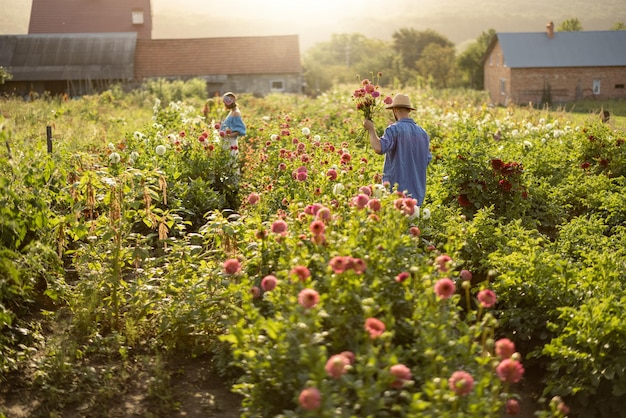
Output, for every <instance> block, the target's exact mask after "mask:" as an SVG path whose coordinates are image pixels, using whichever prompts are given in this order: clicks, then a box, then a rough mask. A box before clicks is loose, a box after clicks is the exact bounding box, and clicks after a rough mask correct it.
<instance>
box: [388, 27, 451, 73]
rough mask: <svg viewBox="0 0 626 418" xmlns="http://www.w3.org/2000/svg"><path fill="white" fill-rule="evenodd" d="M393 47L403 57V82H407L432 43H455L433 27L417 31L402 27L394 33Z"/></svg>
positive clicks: (449, 44) (447, 44)
mask: <svg viewBox="0 0 626 418" xmlns="http://www.w3.org/2000/svg"><path fill="white" fill-rule="evenodd" d="M392 39H393V40H392V44H393V48H394V50H395V51H396V53H397V54H399V55H400V57H401V58H402V64H403V66H404V70H403V71H402V74H404V77H402V78H401V80H400V81H401V82H407V81H408V80H410V78H412V77H413V76H414V75H415V74H416V71H415V70H417V62H418V61H419V60H420V59H421V58H422V53H423V52H424V50H425V48H426V47H427V46H428V45H430V44H436V45H439V46H441V47H452V48H453V47H454V43H453V42H452V41H450V40H449V39H448V38H446V37H445V36H443V35H441V34H439V33H437V32H435V31H434V30H432V29H427V30H425V31H417V30H415V29H413V28H402V29H399V30H398V31H396V32H394V33H393V35H392Z"/></svg>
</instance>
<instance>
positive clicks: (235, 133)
mask: <svg viewBox="0 0 626 418" xmlns="http://www.w3.org/2000/svg"><path fill="white" fill-rule="evenodd" d="M222 101H223V102H224V106H225V107H226V109H228V115H227V116H226V119H224V120H223V121H222V123H221V124H220V136H221V137H222V138H223V140H224V149H230V153H231V155H233V156H236V155H237V153H238V150H239V137H240V136H244V135H245V134H246V124H245V123H244V122H243V119H242V118H241V111H240V110H239V106H237V96H236V95H235V93H232V92H228V93H225V94H224V96H222Z"/></svg>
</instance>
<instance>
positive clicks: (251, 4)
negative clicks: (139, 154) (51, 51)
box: [0, 0, 626, 52]
mask: <svg viewBox="0 0 626 418" xmlns="http://www.w3.org/2000/svg"><path fill="white" fill-rule="evenodd" d="M31 4H32V2H31V0H0V10H2V14H0V34H25V33H27V32H28V21H29V16H30V8H31ZM152 15H153V27H152V36H153V38H155V39H164V38H202V37H223V36H225V37H229V36H264V35H293V34H297V35H298V36H299V39H300V47H301V50H302V52H305V51H306V50H307V49H308V48H310V47H311V46H312V45H314V44H315V43H318V42H324V41H329V40H330V38H331V36H332V35H333V34H342V33H362V34H363V35H365V36H367V37H370V38H378V39H382V40H391V36H392V34H393V33H394V32H395V31H397V30H398V29H401V28H414V29H416V30H419V31H421V30H426V29H432V30H434V31H436V32H438V33H440V34H442V35H444V36H446V37H447V38H448V39H450V40H451V41H452V42H454V43H455V44H456V45H463V44H464V43H467V42H470V41H473V40H475V39H476V38H477V37H478V36H480V34H481V33H482V32H485V31H488V30H489V29H495V30H496V31H498V32H539V31H543V30H545V24H546V23H547V22H548V21H550V20H552V21H554V22H555V24H556V25H557V26H558V24H559V23H560V22H562V21H563V20H566V19H572V18H577V19H579V20H580V22H581V24H582V26H583V29H584V30H608V29H610V27H611V26H613V25H614V24H615V23H617V22H626V8H625V7H624V0H599V1H597V2H595V3H594V4H593V5H592V4H591V3H590V2H589V1H588V0H551V1H545V0H527V1H521V2H519V1H518V2H502V1H500V0H478V1H477V0H396V1H394V2H393V3H389V2H382V1H380V0H359V1H352V0H348V1H346V0H317V1H310V2H306V1H298V0H267V1H262V0H229V1H220V2H216V1H208V0H152Z"/></svg>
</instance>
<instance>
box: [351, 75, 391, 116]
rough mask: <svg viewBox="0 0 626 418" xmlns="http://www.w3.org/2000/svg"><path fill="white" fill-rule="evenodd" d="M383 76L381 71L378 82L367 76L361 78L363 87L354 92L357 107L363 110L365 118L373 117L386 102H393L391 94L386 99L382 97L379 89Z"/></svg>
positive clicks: (377, 76) (353, 96)
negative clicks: (379, 82)
mask: <svg viewBox="0 0 626 418" xmlns="http://www.w3.org/2000/svg"><path fill="white" fill-rule="evenodd" d="M381 76H382V74H381V73H380V72H379V73H378V74H377V75H376V82H372V81H371V80H369V79H367V78H365V79H363V80H361V87H360V88H358V89H356V90H354V92H353V93H352V99H353V100H354V101H355V102H356V108H357V110H360V111H361V112H363V116H364V117H365V119H372V117H373V116H374V113H376V112H377V111H379V110H380V109H382V107H383V105H384V104H391V101H392V99H391V97H390V96H387V97H385V99H384V100H382V99H381V94H380V91H379V90H378V81H379V80H380V77H381Z"/></svg>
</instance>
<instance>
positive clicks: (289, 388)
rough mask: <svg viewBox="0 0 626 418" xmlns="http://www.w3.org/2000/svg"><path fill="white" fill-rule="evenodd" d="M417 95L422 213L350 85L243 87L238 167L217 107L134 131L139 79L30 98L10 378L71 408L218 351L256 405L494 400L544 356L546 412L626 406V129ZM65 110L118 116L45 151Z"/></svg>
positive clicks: (6, 213) (317, 411) (179, 113)
mask: <svg viewBox="0 0 626 418" xmlns="http://www.w3.org/2000/svg"><path fill="white" fill-rule="evenodd" d="M409 93H410V95H411V97H412V100H413V101H414V102H415V103H418V104H419V106H417V107H418V109H417V110H416V111H415V112H414V117H415V119H416V120H417V121H418V123H420V124H421V125H422V126H423V127H424V128H425V129H426V131H427V132H429V134H430V135H431V150H432V152H433V161H432V163H431V165H430V166H429V170H428V188H427V196H426V200H425V202H424V205H423V206H422V207H416V206H415V202H414V201H413V200H412V199H407V198H405V197H404V196H402V195H401V194H400V193H396V192H390V191H388V190H386V189H384V188H383V187H381V186H380V171H381V167H382V158H381V157H379V156H377V155H375V154H374V153H373V152H372V151H371V150H370V149H369V148H368V147H367V146H366V142H365V138H364V137H363V135H362V128H361V118H362V116H361V114H360V113H359V112H358V111H357V110H356V109H355V106H354V102H353V100H352V98H351V95H350V93H349V91H348V90H347V89H346V90H342V89H339V90H336V91H333V92H332V93H330V94H328V95H323V96H320V97H318V98H316V99H308V98H303V97H299V96H282V95H274V96H268V97H266V98H254V97H246V96H244V97H243V98H242V99H241V103H242V112H243V114H244V118H245V120H246V123H247V125H248V129H249V131H248V135H247V137H246V138H245V140H243V141H241V143H240V149H239V155H238V157H237V158H236V159H233V157H232V155H231V152H230V151H231V150H225V149H223V148H222V146H221V143H220V137H219V134H218V128H219V121H220V119H221V117H222V116H223V115H222V109H221V106H220V105H219V103H216V102H213V101H212V100H210V101H209V102H207V106H204V103H203V102H199V101H198V100H193V99H190V100H188V101H179V102H172V103H161V102H160V101H158V100H156V101H155V102H151V104H150V108H151V109H152V113H151V120H149V121H148V120H146V121H145V122H142V123H140V124H139V123H138V124H137V126H133V127H132V129H131V130H128V131H127V132H126V131H125V130H127V129H128V127H129V125H130V126H132V125H133V119H136V120H137V121H140V120H142V117H143V115H144V114H143V113H142V110H140V109H142V107H139V108H136V107H135V105H134V104H131V103H132V102H131V98H129V97H126V96H124V95H121V94H112V93H111V92H108V93H107V94H104V95H101V96H95V97H90V98H83V99H80V100H77V101H71V102H60V101H59V102H57V101H53V100H52V101H42V102H41V103H40V104H39V103H31V104H29V106H30V107H28V108H27V107H26V105H25V104H24V105H19V104H18V103H16V102H13V103H11V106H9V107H7V108H8V109H11V111H10V113H7V114H5V115H4V117H5V118H6V119H5V121H4V123H5V125H6V127H5V128H4V129H3V130H2V136H3V137H2V142H5V143H7V144H8V147H7V152H6V153H4V154H2V156H1V157H0V158H2V160H3V161H2V167H3V168H2V173H1V176H0V187H1V188H2V199H3V202H2V203H3V204H2V205H1V209H0V211H1V217H0V228H1V230H2V241H1V250H2V258H1V259H0V268H1V270H0V271H1V273H2V285H1V288H0V304H1V306H0V327H2V329H3V332H2V337H1V339H0V347H1V348H2V351H3V354H4V355H3V357H2V359H1V360H0V370H1V372H2V374H1V376H2V381H3V385H5V384H6V382H8V381H9V380H10V379H12V378H14V377H15V376H22V379H21V382H22V384H24V385H28V386H29V387H30V388H31V389H33V390H36V391H38V393H40V394H41V395H40V396H41V402H42V404H43V405H45V408H46V410H47V411H50V410H52V411H61V410H63V409H64V408H68V407H71V406H76V405H82V404H85V403H86V402H85V401H86V399H87V400H88V401H89V402H87V404H88V405H96V404H97V403H98V402H101V401H103V400H110V399H113V398H115V397H116V396H118V395H119V393H121V392H123V391H124V386H123V385H122V384H119V382H120V381H122V380H123V379H122V378H120V375H121V374H123V371H126V372H127V371H128V370H129V369H130V368H132V367H135V366H132V365H133V364H137V363H138V362H139V363H142V361H143V360H140V359H146V358H155V357H165V358H167V357H171V356H190V357H194V356H202V355H207V354H208V355H210V356H211V358H212V364H213V367H214V369H215V370H216V371H218V372H219V373H220V374H221V375H222V376H224V378H225V379H230V380H231V381H232V382H233V383H234V386H233V387H234V390H235V391H236V392H237V393H240V394H241V395H242V399H243V402H242V411H241V412H242V415H243V416H285V417H287V416H294V417H295V416H329V417H330V416H333V417H336V416H346V417H350V416H376V417H381V416H390V417H391V416H442V417H443V416H494V417H495V416H501V415H503V414H510V415H514V414H516V413H518V409H519V407H520V401H521V399H520V396H521V394H520V391H519V383H520V380H521V379H524V373H527V372H528V371H529V370H533V371H535V372H536V373H538V374H539V376H540V380H541V382H540V383H541V385H542V387H543V388H545V390H544V396H545V400H542V401H540V404H539V405H540V406H539V408H540V409H541V411H539V413H540V414H542V416H563V415H565V414H567V410H568V409H569V410H570V411H571V415H572V416H607V417H608V416H623V415H620V414H624V412H623V411H622V409H621V405H622V404H623V402H624V400H625V397H626V375H625V372H624V370H625V368H626V355H625V354H624V353H625V352H626V350H625V348H626V343H625V342H624V341H626V339H625V338H624V337H625V336H624V331H623V327H622V326H621V324H620V321H619V319H620V318H623V316H624V312H625V310H626V297H624V291H623V289H624V281H625V276H626V271H625V263H626V254H625V251H626V250H625V248H626V245H625V244H626V229H625V228H624V226H623V225H624V221H625V220H626V209H625V208H626V205H625V203H626V202H625V199H626V197H624V193H623V190H624V186H625V184H624V181H625V180H624V174H625V173H624V171H625V170H626V164H625V163H626V148H625V146H624V139H625V136H624V133H623V132H618V131H613V130H612V129H611V128H610V125H606V124H600V123H594V122H592V121H590V122H589V123H588V124H586V125H584V126H578V125H574V124H572V123H571V122H569V119H568V115H567V114H562V113H550V112H543V111H536V110H529V109H514V108H510V109H497V108H490V107H487V106H484V105H482V104H481V103H480V100H476V99H475V98H474V97H471V96H470V95H465V96H463V95H458V96H455V97H449V98H446V99H437V98H435V97H434V95H432V94H431V93H432V92H424V91H410V92H409ZM133 99H134V100H137V98H136V97H135V98H133ZM146 99H149V98H146ZM38 105H40V106H41V110H40V111H39V113H37V112H38V111H34V110H33V107H32V106H38ZM115 108H122V109H125V113H126V116H125V117H126V118H127V119H124V117H121V118H120V117H118V116H108V115H109V112H113V110H111V109H115ZM44 109H45V110H44ZM50 109H52V110H53V111H54V115H55V116H54V122H55V124H58V125H59V126H69V125H72V124H74V125H76V124H78V123H81V122H79V121H80V120H85V119H88V120H91V121H93V122H94V124H95V126H100V127H101V128H99V129H98V128H95V129H93V133H87V132H91V131H88V130H87V129H84V130H83V134H82V135H83V137H80V138H79V137H78V134H77V133H72V134H70V135H68V137H67V140H66V141H65V142H64V143H63V144H58V145H57V144H55V150H54V152H53V153H52V154H47V152H46V149H45V142H42V143H41V144H40V143H38V142H37V141H40V140H39V139H36V138H37V135H38V134H35V133H34V132H33V130H32V129H34V128H33V126H34V125H36V124H38V123H39V124H41V122H43V120H44V119H45V117H44V116H42V115H43V114H44V113H45V112H49V111H50ZM96 109H97V110H96ZM143 109H145V106H144V107H143ZM29 112H30V113H29ZM135 112H136V113H135ZM133 115H134V116H133ZM374 118H375V120H376V121H377V125H378V126H385V124H386V123H388V122H389V120H388V118H389V115H388V114H385V113H384V112H383V113H378V114H376V115H375V116H374ZM9 122H11V123H12V124H11V125H9ZM46 122H47V121H46ZM0 123H3V122H0ZM29 129H31V130H29ZM381 133H382V132H381ZM84 136H86V138H85V137H84ZM9 150H10V154H9ZM50 324H57V325H56V327H61V328H62V329H63V333H58V332H57V333H56V334H55V333H54V332H53V329H50ZM49 335H55V338H48V337H47V336H49ZM120 364H122V367H120ZM142 364H144V365H145V367H150V366H149V365H148V364H150V363H149V362H148V361H145V363H142ZM113 365H114V366H113ZM13 381H15V380H13ZM118 384H119V386H116V385H118ZM103 388H107V390H103ZM150 391H151V393H152V396H153V397H154V398H155V399H157V400H158V401H160V402H162V405H161V407H162V408H163V409H167V408H172V407H173V405H172V402H168V398H167V396H166V394H167V391H168V387H167V385H166V384H164V383H163V382H162V381H158V380H155V381H153V382H152V383H151V387H150ZM566 405H567V406H566ZM94 413H95V410H94ZM307 414H308V415H307Z"/></svg>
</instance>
